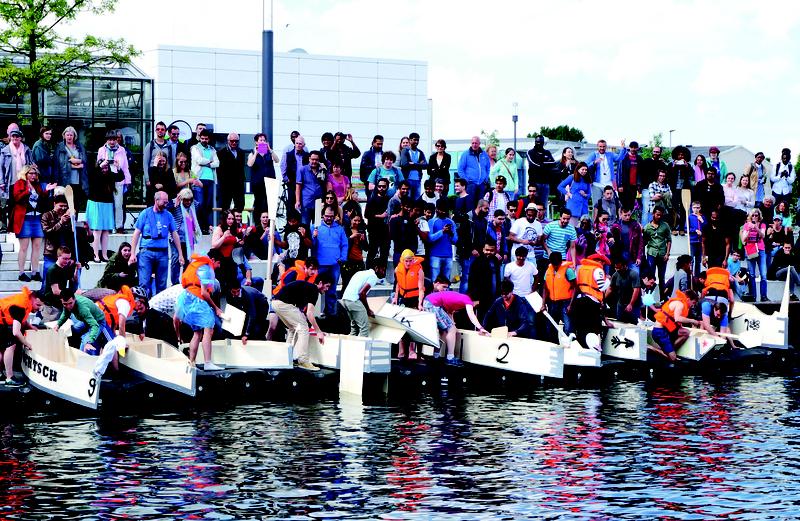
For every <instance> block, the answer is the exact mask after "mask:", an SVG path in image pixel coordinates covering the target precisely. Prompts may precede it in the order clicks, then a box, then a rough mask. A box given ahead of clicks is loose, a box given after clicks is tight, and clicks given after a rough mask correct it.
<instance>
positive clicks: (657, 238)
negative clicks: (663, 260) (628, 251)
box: [644, 221, 672, 257]
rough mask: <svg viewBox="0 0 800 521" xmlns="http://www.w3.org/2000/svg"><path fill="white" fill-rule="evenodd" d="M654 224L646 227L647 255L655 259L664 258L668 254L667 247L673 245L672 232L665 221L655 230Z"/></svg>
mask: <svg viewBox="0 0 800 521" xmlns="http://www.w3.org/2000/svg"><path fill="white" fill-rule="evenodd" d="M653 224H654V223H652V222H650V223H648V225H647V226H645V227H644V243H645V253H646V254H647V255H651V256H653V257H663V256H664V255H666V254H667V245H668V244H670V243H672V230H671V229H670V227H669V225H668V224H667V223H665V222H664V221H661V222H660V223H658V228H653Z"/></svg>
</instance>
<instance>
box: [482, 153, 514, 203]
mask: <svg viewBox="0 0 800 521" xmlns="http://www.w3.org/2000/svg"><path fill="white" fill-rule="evenodd" d="M516 156H517V153H516V152H515V151H514V149H513V148H511V147H508V148H507V149H506V150H505V155H504V156H503V159H501V160H500V161H498V162H497V163H495V165H494V166H493V167H492V170H491V171H490V173H489V182H490V183H491V184H494V183H495V180H496V179H497V176H498V175H502V176H503V177H505V178H506V195H508V198H509V200H512V201H513V200H514V199H516V198H517V196H518V195H519V182H518V181H517V179H518V175H517V161H516Z"/></svg>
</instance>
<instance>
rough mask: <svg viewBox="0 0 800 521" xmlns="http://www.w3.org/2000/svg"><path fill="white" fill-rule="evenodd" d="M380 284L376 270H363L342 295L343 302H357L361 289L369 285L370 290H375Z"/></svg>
mask: <svg viewBox="0 0 800 521" xmlns="http://www.w3.org/2000/svg"><path fill="white" fill-rule="evenodd" d="M378 282H379V279H378V276H377V275H375V270H363V271H358V272H356V273H355V274H354V275H353V277H352V278H351V279H350V282H348V283H347V287H346V288H345V289H344V293H343V294H342V300H351V301H353V302H355V301H356V300H358V294H359V293H360V292H361V288H363V287H364V286H366V285H367V284H369V287H370V288H374V287H375V286H376V285H377V284H378Z"/></svg>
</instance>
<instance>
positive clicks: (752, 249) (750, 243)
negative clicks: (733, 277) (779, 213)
mask: <svg viewBox="0 0 800 521" xmlns="http://www.w3.org/2000/svg"><path fill="white" fill-rule="evenodd" d="M766 231H767V227H766V225H765V224H764V223H763V222H761V211H760V210H759V209H758V208H756V209H754V210H751V211H750V214H749V215H748V221H747V222H746V223H745V224H744V226H742V230H741V232H740V235H739V238H740V239H741V240H742V245H743V246H744V254H745V257H747V268H748V271H749V272H750V296H752V297H753V298H755V297H756V269H758V276H759V278H760V279H761V282H760V284H759V286H760V288H759V289H760V290H761V301H762V302H765V301H767V300H769V299H768V298H767V253H766V248H765V245H764V237H765V235H766Z"/></svg>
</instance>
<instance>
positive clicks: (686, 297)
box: [651, 290, 701, 362]
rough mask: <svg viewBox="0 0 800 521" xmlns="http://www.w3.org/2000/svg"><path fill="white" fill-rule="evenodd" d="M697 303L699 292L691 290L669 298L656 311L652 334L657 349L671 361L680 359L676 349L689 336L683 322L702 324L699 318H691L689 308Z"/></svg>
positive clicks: (695, 324)
mask: <svg viewBox="0 0 800 521" xmlns="http://www.w3.org/2000/svg"><path fill="white" fill-rule="evenodd" d="M695 304H697V293H695V292H694V291H691V290H689V291H687V292H686V293H681V294H679V295H678V296H677V297H675V298H671V299H669V300H668V301H667V302H665V303H664V305H663V306H661V309H660V310H659V311H658V312H657V313H656V316H655V319H656V324H655V325H654V326H653V331H652V333H651V334H652V336H653V340H655V341H656V343H657V344H658V346H660V349H655V351H656V352H657V353H659V354H660V355H662V356H664V357H666V358H668V359H669V360H670V361H673V362H674V361H675V360H677V359H678V355H677V354H676V353H675V350H676V349H677V348H678V347H680V346H681V345H682V344H683V343H684V342H686V339H688V338H689V330H688V329H686V328H685V327H683V324H690V325H694V326H700V325H701V324H700V322H698V321H697V320H694V319H691V318H689V310H690V309H691V308H692V307H693V306H694V305H695Z"/></svg>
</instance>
